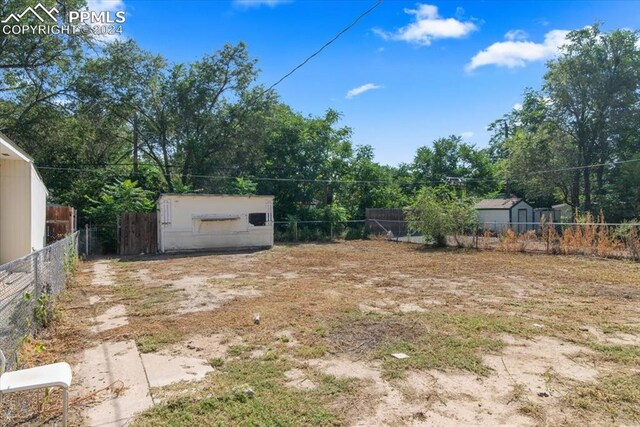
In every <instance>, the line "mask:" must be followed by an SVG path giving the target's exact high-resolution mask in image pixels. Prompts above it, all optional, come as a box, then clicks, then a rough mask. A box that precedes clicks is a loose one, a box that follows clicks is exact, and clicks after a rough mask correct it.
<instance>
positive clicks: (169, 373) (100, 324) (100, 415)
mask: <svg viewBox="0 0 640 427" xmlns="http://www.w3.org/2000/svg"><path fill="white" fill-rule="evenodd" d="M111 268H112V267H111V266H110V264H109V262H105V261H98V262H96V263H94V265H93V274H94V277H93V280H92V285H94V286H113V285H114V284H115V283H114V280H113V279H114V275H113V272H112V271H111ZM108 301H109V298H108V297H105V298H100V297H95V296H92V297H90V304H91V305H97V304H98V303H99V302H100V303H101V302H108ZM93 320H94V325H93V326H92V327H91V332H93V333H96V334H98V333H100V332H103V331H106V330H109V329H112V328H116V327H118V326H121V325H125V324H127V323H128V319H127V313H126V307H125V306H123V305H115V306H112V307H110V308H108V309H107V310H106V311H105V312H104V313H102V314H100V315H95V318H94V319H93ZM185 345H186V344H185ZM73 371H74V383H75V384H77V385H78V388H76V392H77V390H79V393H78V396H77V397H80V396H86V395H88V394H90V393H93V392H95V391H97V390H103V389H104V388H105V387H108V386H111V389H110V391H104V392H101V393H99V395H98V403H97V404H95V405H93V406H91V407H88V408H86V410H85V411H84V416H85V420H84V424H85V425H88V426H95V427H98V426H100V427H121V426H126V425H128V424H129V423H130V422H131V421H132V420H133V419H134V418H135V416H136V415H137V414H139V413H140V412H143V411H145V410H146V409H149V408H151V407H152V406H153V405H154V399H153V395H152V393H151V391H150V388H151V387H163V386H166V385H170V384H173V383H176V382H180V381H199V380H201V379H203V378H204V377H205V375H206V374H207V373H209V372H212V371H213V368H212V367H211V366H210V365H209V364H208V363H207V361H206V360H204V359H200V358H197V357H182V356H176V355H171V354H166V353H165V354H155V353H150V354H140V353H139V352H138V349H137V347H136V344H135V342H133V341H120V342H104V343H102V344H100V345H98V346H96V347H92V348H89V349H86V350H85V351H84V353H83V355H82V362H81V363H79V364H77V365H76V366H74V367H73ZM73 397H76V396H72V398H73Z"/></svg>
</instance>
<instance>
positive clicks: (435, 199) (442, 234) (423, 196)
mask: <svg viewBox="0 0 640 427" xmlns="http://www.w3.org/2000/svg"><path fill="white" fill-rule="evenodd" d="M406 216H407V218H408V221H409V229H410V230H411V231H414V232H417V233H419V234H420V235H422V236H424V237H425V240H426V241H431V242H433V243H435V244H436V245H437V246H446V245H447V237H448V236H453V237H454V238H455V239H456V241H457V242H458V245H460V244H461V242H460V240H459V239H458V237H459V236H460V235H464V234H465V233H466V232H469V231H470V230H472V229H473V228H474V227H475V225H476V224H477V214H476V211H475V209H474V208H473V201H472V200H471V199H470V198H468V197H467V196H466V195H465V194H457V192H456V191H454V190H452V189H450V188H446V187H437V188H432V187H424V188H423V189H422V190H421V191H420V192H419V193H418V195H417V197H416V200H415V203H414V204H413V205H412V206H411V207H410V208H408V209H407V210H406Z"/></svg>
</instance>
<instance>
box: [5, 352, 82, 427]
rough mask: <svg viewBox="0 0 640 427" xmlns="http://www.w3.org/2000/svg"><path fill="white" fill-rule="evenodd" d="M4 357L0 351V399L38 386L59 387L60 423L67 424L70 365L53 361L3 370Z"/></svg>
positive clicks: (35, 388) (64, 425)
mask: <svg viewBox="0 0 640 427" xmlns="http://www.w3.org/2000/svg"><path fill="white" fill-rule="evenodd" d="M6 363H7V361H6V359H5V357H4V354H3V353H2V351H0V399H1V398H2V396H3V395H4V394H7V393H13V392H16V391H25V390H37V389H40V388H49V387H61V388H62V396H63V399H64V402H63V412H62V425H63V427H66V426H67V416H68V412H69V386H70V385H71V366H69V364H68V363H65V362H62V363H53V364H51V365H44V366H38V367H37V368H30V369H21V370H19V371H12V372H5V371H4V369H5V367H6Z"/></svg>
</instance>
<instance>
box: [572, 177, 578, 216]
mask: <svg viewBox="0 0 640 427" xmlns="http://www.w3.org/2000/svg"><path fill="white" fill-rule="evenodd" d="M571 206H573V208H574V209H575V208H577V207H578V206H580V171H578V172H576V173H575V175H574V176H573V183H572V184H571Z"/></svg>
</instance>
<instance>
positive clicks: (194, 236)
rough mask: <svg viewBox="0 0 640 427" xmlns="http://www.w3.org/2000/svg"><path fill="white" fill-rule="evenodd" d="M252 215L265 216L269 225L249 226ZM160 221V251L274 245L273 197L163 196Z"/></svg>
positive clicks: (159, 214) (161, 197)
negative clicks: (261, 214)
mask: <svg viewBox="0 0 640 427" xmlns="http://www.w3.org/2000/svg"><path fill="white" fill-rule="evenodd" d="M250 213H265V214H266V219H267V222H266V225H264V226H254V225H252V224H250V223H249V214H250ZM213 218H218V219H222V220H216V221H213V220H209V221H207V220H206V219H213ZM158 221H159V224H158V233H159V239H160V241H159V247H160V251H161V252H176V251H190V250H206V249H240V248H256V247H271V246H273V197H271V196H269V197H266V196H220V195H162V196H160V199H159V200H158Z"/></svg>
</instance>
